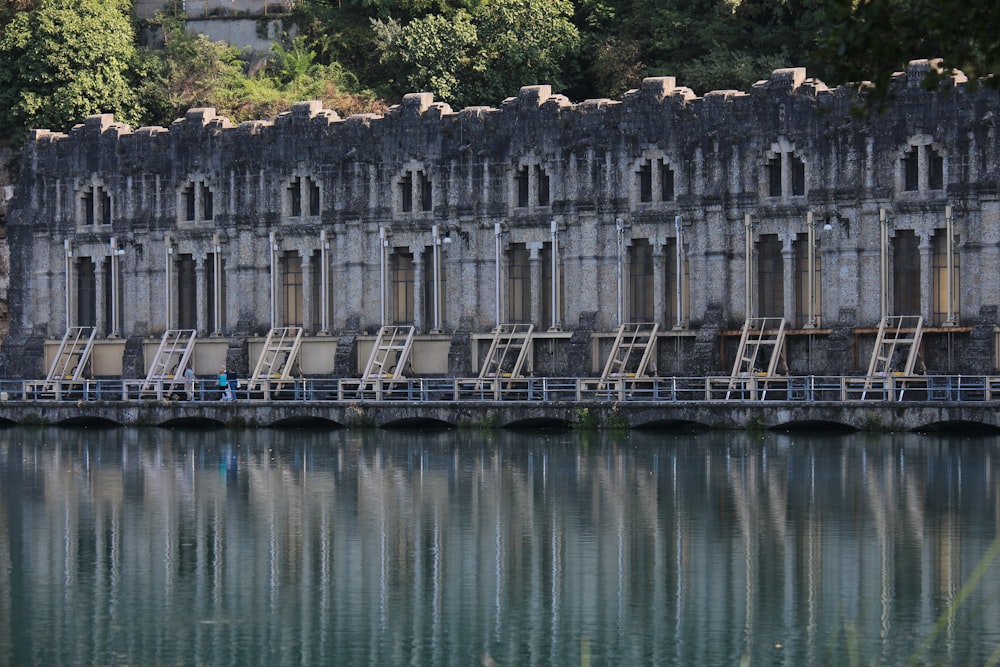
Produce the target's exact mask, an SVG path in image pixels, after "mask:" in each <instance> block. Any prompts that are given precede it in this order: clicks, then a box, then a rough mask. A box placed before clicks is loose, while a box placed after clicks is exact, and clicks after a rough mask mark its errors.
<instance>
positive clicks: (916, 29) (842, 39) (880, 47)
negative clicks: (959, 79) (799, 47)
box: [811, 0, 1000, 103]
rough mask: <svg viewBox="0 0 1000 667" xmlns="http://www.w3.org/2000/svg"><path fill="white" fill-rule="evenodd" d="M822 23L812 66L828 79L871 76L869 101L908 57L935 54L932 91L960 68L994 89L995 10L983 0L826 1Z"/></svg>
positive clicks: (881, 93)
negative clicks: (936, 63)
mask: <svg viewBox="0 0 1000 667" xmlns="http://www.w3.org/2000/svg"><path fill="white" fill-rule="evenodd" d="M824 11H825V21H824V24H825V26H826V28H825V30H824V32H823V38H822V39H821V41H820V44H819V46H818V48H817V49H816V50H815V52H814V53H813V54H812V58H811V62H812V64H813V66H814V67H815V68H816V69H817V70H820V71H821V72H822V75H823V77H824V79H826V80H827V81H826V82H827V83H832V84H841V83H848V82H858V81H860V80H867V81H870V82H871V84H872V88H870V93H871V94H870V95H869V101H871V102H874V103H881V102H882V101H884V100H885V98H886V96H887V95H888V94H889V81H890V79H891V77H892V74H893V73H894V72H898V71H902V70H903V69H904V68H905V67H906V63H907V62H908V61H910V60H917V59H922V58H941V67H940V70H939V71H936V72H932V73H931V75H930V76H929V77H927V78H926V79H925V80H924V85H925V86H927V87H930V88H933V87H935V86H937V85H938V84H939V82H940V77H941V76H947V75H948V74H949V73H950V72H951V71H952V70H954V69H958V70H961V71H962V72H964V73H965V74H966V75H967V76H969V77H970V78H972V79H973V81H975V82H977V83H985V84H986V85H989V86H994V87H998V86H1000V80H998V79H997V78H996V77H993V76H991V75H992V74H994V73H997V72H1000V40H998V39H997V33H998V31H1000V12H998V11H997V7H996V5H995V4H994V3H993V2H985V1H983V0H825V3H824Z"/></svg>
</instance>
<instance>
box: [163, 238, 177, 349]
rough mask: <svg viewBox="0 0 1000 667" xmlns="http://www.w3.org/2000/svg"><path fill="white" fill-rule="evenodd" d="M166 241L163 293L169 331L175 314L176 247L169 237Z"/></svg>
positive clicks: (165, 325) (164, 315)
mask: <svg viewBox="0 0 1000 667" xmlns="http://www.w3.org/2000/svg"><path fill="white" fill-rule="evenodd" d="M164 240H165V243H164V246H165V248H164V253H163V254H164V261H165V263H166V266H165V267H164V275H165V276H166V280H165V281H164V283H165V284H164V285H163V292H164V297H165V298H164V304H165V305H166V312H165V313H164V314H163V320H164V324H163V326H164V329H166V330H169V329H170V328H171V327H170V325H171V323H172V321H173V312H174V304H173V290H172V289H171V288H172V287H173V286H174V281H173V276H172V275H171V274H172V269H173V263H172V262H171V261H170V260H171V259H172V257H173V254H174V246H173V241H172V239H171V238H170V236H169V235H167V236H166V237H165V239H164Z"/></svg>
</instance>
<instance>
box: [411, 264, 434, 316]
mask: <svg viewBox="0 0 1000 667" xmlns="http://www.w3.org/2000/svg"><path fill="white" fill-rule="evenodd" d="M410 252H411V253H413V326H414V327H415V328H416V330H417V331H427V329H429V328H430V327H429V323H428V317H427V315H428V313H429V307H428V304H426V303H424V246H422V245H411V246H410Z"/></svg>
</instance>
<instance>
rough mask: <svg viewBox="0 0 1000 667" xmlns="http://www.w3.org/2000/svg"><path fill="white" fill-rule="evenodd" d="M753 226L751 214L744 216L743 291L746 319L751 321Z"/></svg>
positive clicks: (752, 301) (752, 302) (752, 314)
mask: <svg viewBox="0 0 1000 667" xmlns="http://www.w3.org/2000/svg"><path fill="white" fill-rule="evenodd" d="M752 228H753V226H752V225H751V224H750V214H749V213H745V214H744V215H743V258H744V259H743V261H744V270H743V289H744V291H745V292H746V295H745V297H744V299H745V300H744V310H745V311H746V318H747V319H750V318H752V317H753V316H754V313H753V304H754V300H753V229H752Z"/></svg>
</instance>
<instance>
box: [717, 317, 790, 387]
mask: <svg viewBox="0 0 1000 667" xmlns="http://www.w3.org/2000/svg"><path fill="white" fill-rule="evenodd" d="M785 324H786V323H785V318H784V317H751V318H748V319H747V320H746V321H745V322H744V323H743V333H742V334H741V335H740V346H739V349H738V350H737V351H736V361H735V363H733V373H732V375H731V376H730V380H729V391H728V392H726V399H727V400H728V399H729V398H730V397H731V393H732V392H733V391H734V390H738V389H742V388H743V386H744V383H745V382H746V378H755V377H764V378H773V377H776V376H777V375H778V373H787V372H788V364H787V363H786V361H785ZM768 348H770V353H769V354H768V353H765V352H764V351H765V350H767V349H768ZM762 354H763V355H764V358H761V357H762ZM765 360H766V365H764V362H765ZM766 391H767V389H766V388H765V390H764V392H765V393H766Z"/></svg>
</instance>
